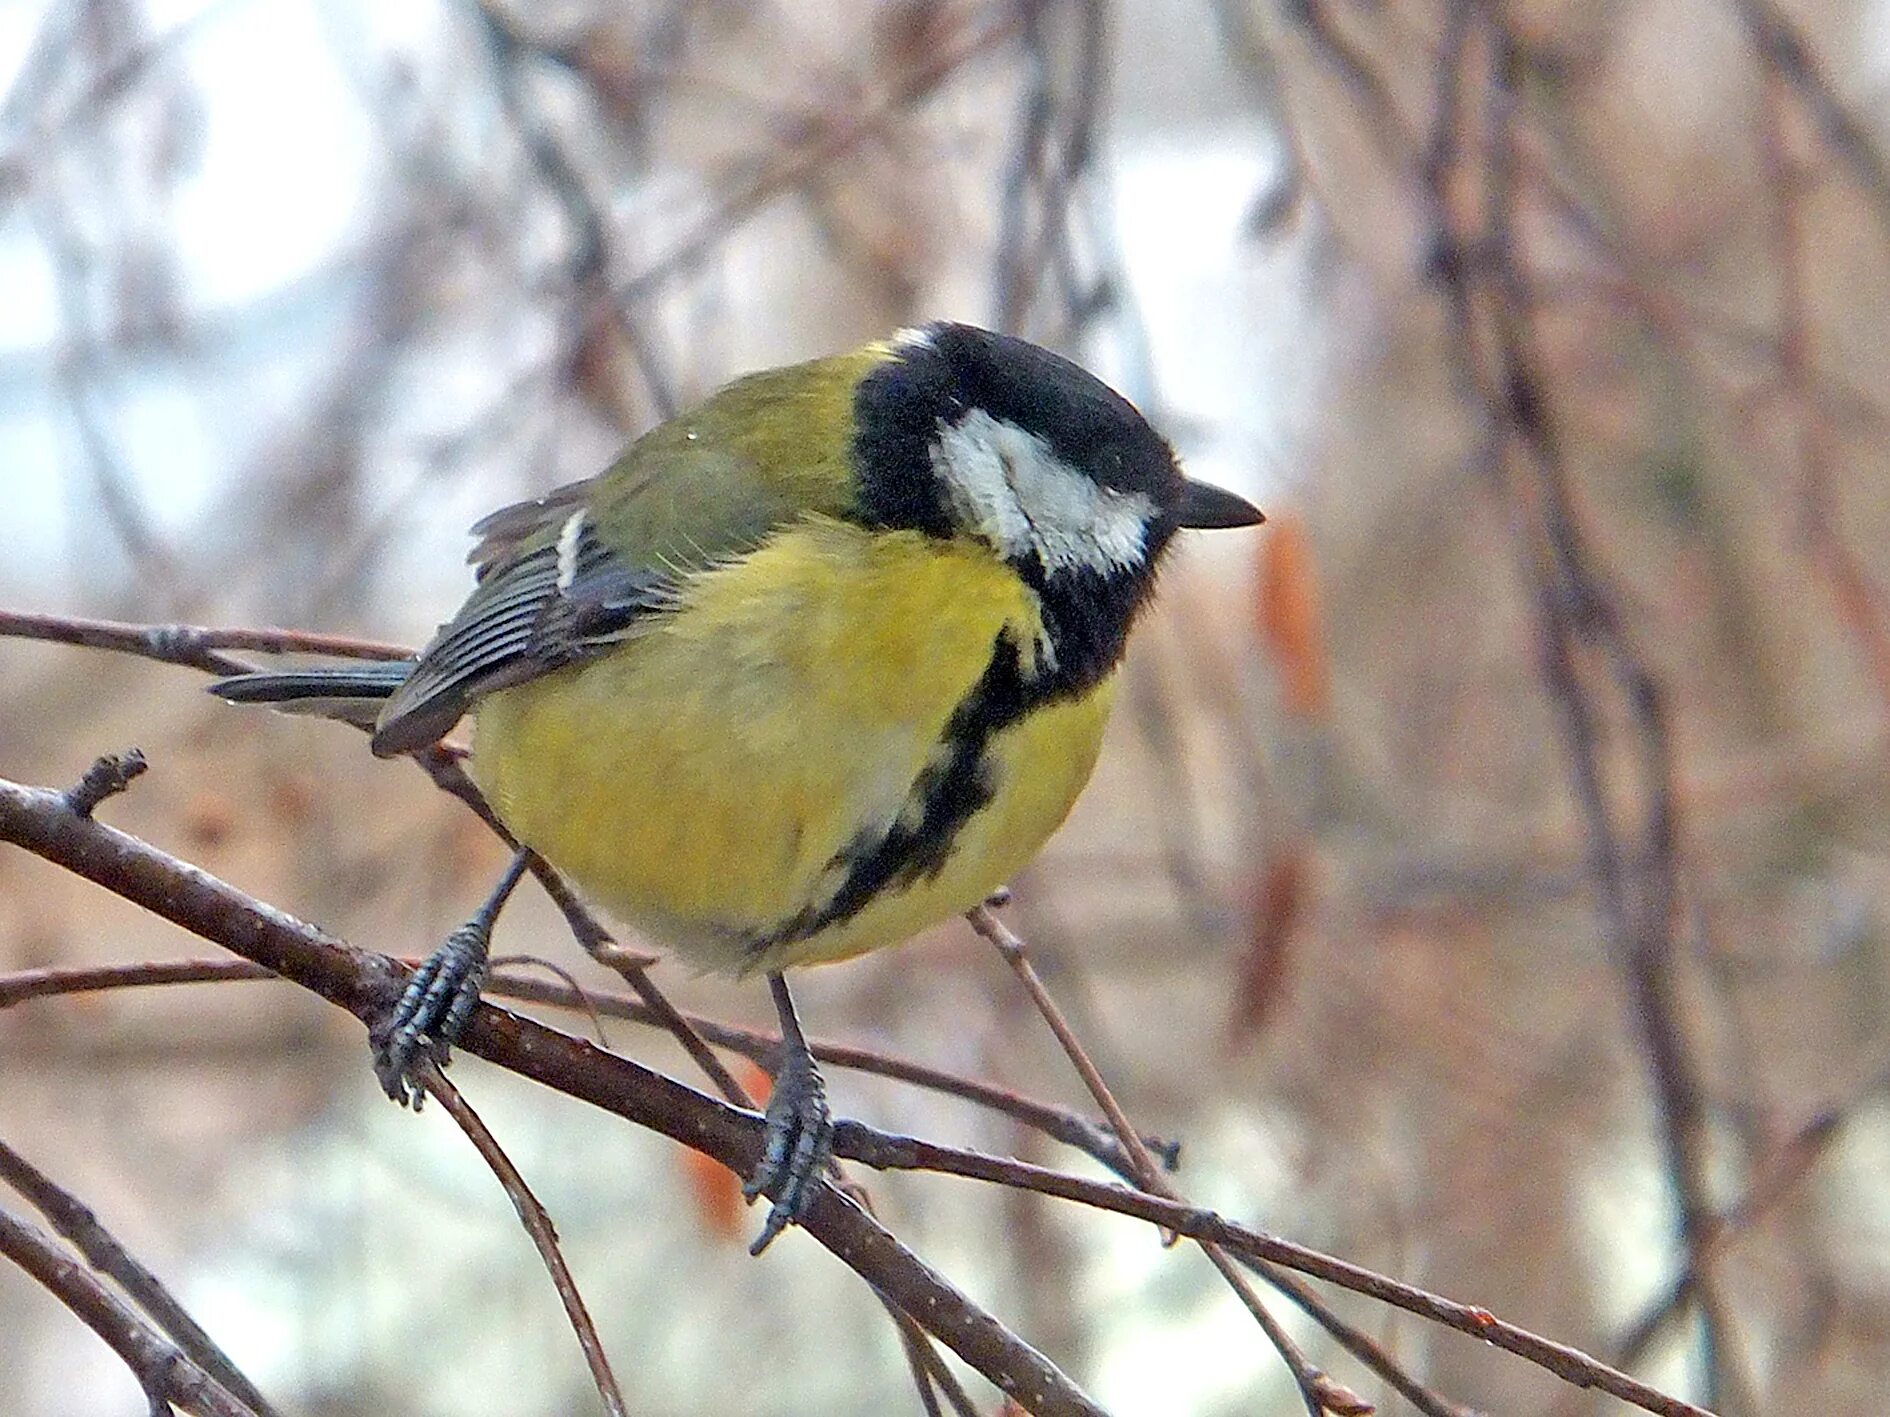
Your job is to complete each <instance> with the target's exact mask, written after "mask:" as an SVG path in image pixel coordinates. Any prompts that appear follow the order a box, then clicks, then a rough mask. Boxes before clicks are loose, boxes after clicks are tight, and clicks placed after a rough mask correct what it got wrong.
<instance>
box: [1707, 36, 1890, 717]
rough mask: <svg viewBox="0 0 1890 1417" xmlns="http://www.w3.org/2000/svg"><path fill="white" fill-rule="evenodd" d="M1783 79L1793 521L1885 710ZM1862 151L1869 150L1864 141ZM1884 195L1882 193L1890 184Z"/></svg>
mask: <svg viewBox="0 0 1890 1417" xmlns="http://www.w3.org/2000/svg"><path fill="white" fill-rule="evenodd" d="M1742 8H1748V9H1751V8H1758V7H1755V6H1750V5H1748V6H1744V7H1742ZM1787 82H1788V79H1787V78H1786V77H1785V76H1784V75H1783V74H1781V73H1780V72H1779V71H1778V70H1776V69H1768V71H1767V72H1766V73H1765V75H1764V76H1763V77H1762V79H1761V86H1762V92H1761V94H1760V100H1761V105H1762V121H1761V123H1760V130H1759V133H1760V154H1761V156H1762V158H1763V161H1764V166H1765V176H1766V185H1767V187H1768V188H1769V189H1770V192H1771V197H1772V213H1773V223H1772V241H1773V259H1774V265H1775V268H1776V269H1777V272H1778V280H1779V313H1778V322H1779V332H1778V362H1779V383H1780V386H1781V391H1782V392H1783V394H1784V396H1785V398H1786V401H1787V402H1788V404H1789V405H1790V410H1791V416H1792V419H1793V422H1794V423H1795V425H1796V433H1797V462H1798V470H1799V506H1800V519H1801V526H1802V530H1803V535H1804V538H1805V542H1806V545H1807V548H1808V550H1809V553H1810V559H1811V564H1812V566H1813V568H1814V569H1815V570H1816V571H1817V572H1818V573H1819V574H1820V575H1821V577H1822V578H1823V579H1824V581H1825V583H1826V585H1827V586H1828V588H1829V590H1830V593H1831V598H1832V600H1833V602H1834V603H1835V605H1836V607H1837V613H1838V617H1839V619H1840V620H1841V621H1842V623H1843V624H1844V627H1845V629H1846V630H1847V631H1848V632H1849V633H1850V635H1851V638H1852V639H1853V640H1854V641H1855V642H1856V644H1857V647H1858V652H1859V655H1860V657H1861V658H1862V659H1863V661H1864V663H1865V665H1866V666H1867V667H1868V669H1869V671H1870V674H1871V678H1872V679H1873V680H1874V682H1875V684H1876V688H1877V694H1878V697H1879V699H1880V700H1881V701H1882V703H1883V710H1884V713H1885V714H1886V716H1890V626H1887V625H1886V612H1885V608H1884V604H1883V599H1882V597H1881V596H1880V595H1879V593H1878V591H1877V589H1876V587H1875V586H1874V585H1872V584H1871V580H1870V577H1869V574H1868V573H1867V572H1866V571H1865V569H1864V567H1863V565H1862V564H1861V563H1860V562H1859V560H1858V558H1857V556H1856V555H1855V554H1854V553H1853V552H1852V550H1851V548H1850V546H1849V545H1848V544H1847V543H1846V542H1845V540H1844V535H1843V532H1842V531H1841V530H1840V529H1839V520H1838V507H1837V484H1836V472H1837V469H1836V466H1835V462H1836V453H1835V449H1834V447H1833V444H1832V436H1831V428H1830V425H1829V424H1828V423H1827V422H1826V420H1825V417H1824V414H1823V412H1822V411H1821V410H1820V409H1819V407H1818V405H1817V399H1816V373H1815V368H1816V351H1815V349H1814V348H1813V346H1812V339H1813V335H1812V329H1811V322H1810V317H1809V312H1808V309H1807V302H1806V292H1805V276H1806V264H1807V252H1806V249H1805V220H1804V211H1803V199H1804V195H1805V192H1806V188H1807V184H1808V183H1809V181H1810V180H1811V173H1810V172H1809V171H1808V170H1807V169H1806V168H1804V167H1803V166H1801V165H1800V163H1799V161H1798V159H1797V156H1796V154H1795V153H1794V151H1793V148H1792V143H1791V137H1790V134H1789V132H1788V131H1787V129H1788V124H1789V122H1790V116H1789V113H1788V111H1787V105H1786V94H1785V86H1786V84H1787ZM1864 150H1865V151H1869V152H1872V153H1873V155H1874V149H1870V148H1869V147H1868V145H1867V144H1866V145H1865V149H1864ZM1885 195H1886V198H1887V199H1890V188H1887V189H1886V193H1885ZM1886 210H1887V211H1890V207H1886Z"/></svg>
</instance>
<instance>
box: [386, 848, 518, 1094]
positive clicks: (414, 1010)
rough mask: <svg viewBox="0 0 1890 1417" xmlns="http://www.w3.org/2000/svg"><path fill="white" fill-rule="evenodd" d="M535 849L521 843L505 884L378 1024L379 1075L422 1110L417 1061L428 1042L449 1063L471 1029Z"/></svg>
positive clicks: (429, 1053)
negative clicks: (496, 942)
mask: <svg viewBox="0 0 1890 1417" xmlns="http://www.w3.org/2000/svg"><path fill="white" fill-rule="evenodd" d="M531 861H532V854H531V852H530V850H528V849H527V848H525V847H523V846H521V847H519V848H518V849H517V850H516V851H514V852H513V853H512V863H511V865H509V866H507V867H506V868H505V874H504V875H503V876H501V877H499V883H498V884H497V885H496V886H494V887H493V888H492V894H491V895H489V896H487V897H486V901H485V904H484V905H482V906H480V907H479V909H478V910H476V911H474V912H473V916H472V918H471V919H470V920H468V921H467V922H466V923H465V924H464V925H462V926H460V927H459V928H458V929H457V930H455V931H454V932H453V933H452V934H450V935H448V936H447V937H446V943H445V944H443V945H441V946H440V947H439V948H438V949H437V950H435V951H434V952H433V953H432V954H430V955H428V956H427V957H426V959H425V960H424V961H422V963H421V965H420V967H419V968H418V969H416V970H415V971H414V974H413V978H412V979H410V980H408V981H407V990H406V992H405V993H403V994H402V995H401V996H400V1002H399V1003H398V1004H396V1005H395V1006H394V1011H393V1013H392V1014H391V1015H390V1016H389V1017H388V1019H387V1021H386V1023H385V1024H384V1025H383V1026H382V1027H381V1028H379V1029H376V1030H375V1032H374V1034H373V1038H372V1042H373V1046H374V1075H375V1076H376V1077H378V1078H379V1079H380V1080H381V1087H382V1088H383V1089H385V1090H386V1092H387V1095H388V1096H389V1097H391V1098H393V1099H394V1101H396V1102H398V1103H400V1105H401V1106H403V1107H407V1106H411V1107H413V1108H414V1109H415V1110H416V1111H418V1110H419V1107H420V1099H421V1098H422V1096H423V1095H424V1094H423V1093H422V1091H421V1088H420V1085H419V1083H418V1082H416V1081H415V1079H414V1077H413V1065H414V1060H415V1059H416V1058H417V1057H419V1056H420V1052H421V1049H422V1047H423V1046H424V1048H425V1049H426V1054H427V1056H429V1057H431V1058H432V1059H433V1061H434V1062H436V1063H438V1064H439V1065H440V1066H441V1067H445V1066H446V1061H447V1057H448V1055H449V1054H450V1053H451V1051H452V1047H453V1044H455V1043H457V1042H458V1041H459V1035H460V1034H461V1033H462V1032H464V1031H465V1028H466V1023H467V1020H469V1019H470V1018H471V1017H472V1011H473V1007H474V1006H475V1005H476V1004H478V1002H479V991H480V990H481V989H482V988H484V987H485V982H486V956H487V953H488V952H489V950H490V947H491V944H492V922H493V921H494V920H496V919H498V916H499V911H500V910H501V909H502V908H503V907H504V905H505V902H506V900H507V898H508V897H510V896H511V894H512V889H513V887H515V886H516V885H518V883H519V878H520V877H521V876H523V875H524V874H525V869H526V867H528V866H530V865H531Z"/></svg>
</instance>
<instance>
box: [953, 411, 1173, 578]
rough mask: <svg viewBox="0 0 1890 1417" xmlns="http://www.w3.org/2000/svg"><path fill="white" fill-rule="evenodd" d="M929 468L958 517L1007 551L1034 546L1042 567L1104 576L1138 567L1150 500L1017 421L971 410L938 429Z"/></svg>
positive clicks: (1027, 551)
mask: <svg viewBox="0 0 1890 1417" xmlns="http://www.w3.org/2000/svg"><path fill="white" fill-rule="evenodd" d="M932 468H933V471H935V472H936V473H937V474H938V477H939V480H940V481H941V482H942V483H943V484H944V486H945V489H946V493H947V495H948V496H949V497H950V498H951V504H952V511H953V512H954V514H955V515H956V516H957V519H958V521H959V523H960V524H961V525H963V526H965V527H967V528H968V529H970V530H972V531H975V532H977V533H978V534H979V535H980V536H982V537H984V538H985V540H987V541H989V542H990V543H991V544H992V545H993V546H995V547H996V548H997V549H998V551H999V552H1000V553H1001V554H1002V555H1004V556H1005V557H1007V558H1009V557H1021V556H1025V555H1028V554H1030V553H1031V552H1035V553H1036V555H1037V557H1038V559H1039V560H1041V561H1042V562H1043V566H1044V569H1045V570H1047V571H1066V570H1076V569H1079V568H1084V567H1086V568H1088V569H1089V570H1092V571H1099V572H1102V573H1103V574H1105V575H1107V574H1109V573H1110V572H1113V571H1123V570H1128V569H1131V568H1133V567H1135V566H1139V565H1140V564H1141V563H1142V561H1143V559H1144V557H1145V555H1146V551H1147V534H1148V524H1149V523H1150V522H1151V521H1153V520H1154V518H1155V503H1154V502H1153V501H1152V500H1151V499H1150V498H1149V497H1148V496H1147V494H1145V493H1142V492H1118V491H1116V490H1114V489H1113V488H1108V487H1104V486H1102V485H1101V484H1100V483H1098V482H1097V481H1096V480H1095V479H1094V478H1092V477H1089V476H1088V475H1087V474H1085V473H1083V472H1081V471H1079V470H1077V469H1076V468H1073V467H1071V466H1070V465H1069V464H1068V463H1066V462H1064V461H1063V460H1062V459H1061V458H1059V457H1057V455H1056V454H1055V453H1054V452H1052V451H1051V450H1050V445H1049V444H1048V443H1046V442H1044V440H1043V439H1041V438H1039V437H1037V436H1036V434H1034V433H1029V432H1026V431H1025V430H1024V429H1022V428H1019V427H1018V426H1017V425H1016V424H1015V423H1007V422H1005V421H1004V420H1003V419H1001V418H993V417H992V416H991V415H990V414H989V413H986V412H985V411H984V410H983V409H973V410H972V411H971V412H970V413H968V414H966V415H965V416H964V417H963V418H961V419H960V420H959V421H958V422H957V423H954V424H952V425H951V426H949V427H947V428H944V429H942V430H941V431H940V433H939V437H938V441H937V442H936V443H935V444H933V446H932Z"/></svg>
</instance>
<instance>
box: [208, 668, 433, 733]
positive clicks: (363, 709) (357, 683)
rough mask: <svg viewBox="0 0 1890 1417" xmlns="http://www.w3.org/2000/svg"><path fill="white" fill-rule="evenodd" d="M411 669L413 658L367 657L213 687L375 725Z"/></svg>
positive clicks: (242, 698)
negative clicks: (371, 658) (366, 658)
mask: <svg viewBox="0 0 1890 1417" xmlns="http://www.w3.org/2000/svg"><path fill="white" fill-rule="evenodd" d="M411 673H413V661H412V660H408V659H396V660H364V661H361V662H358V663H354V664H329V665H318V666H316V667H314V668H310V669H270V670H260V671H258V672H256V673H254V674H237V675H234V676H232V677H231V678H228V679H218V680H216V681H214V682H213V683H211V684H210V686H209V688H210V692H211V693H213V694H215V695H216V696H217V697H218V698H220V699H222V700H224V701H225V702H226V703H232V704H266V705H268V706H269V707H270V708H273V709H277V710H279V711H280V712H282V713H300V714H312V715H315V716H316V717H319V718H338V719H341V720H343V721H345V722H348V723H358V724H361V725H362V726H364V727H370V728H371V727H373V725H374V720H375V719H376V717H378V716H379V714H380V711H381V705H382V704H383V703H384V702H385V701H386V700H387V699H389V698H390V697H392V695H393V693H394V690H396V689H398V688H399V687H400V686H401V683H402V682H403V681H404V680H405V679H406V677H407V676H408V675H409V674H411Z"/></svg>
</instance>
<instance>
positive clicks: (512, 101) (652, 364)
mask: <svg viewBox="0 0 1890 1417" xmlns="http://www.w3.org/2000/svg"><path fill="white" fill-rule="evenodd" d="M473 8H474V9H475V10H476V11H477V13H478V16H479V19H480V22H481V24H482V26H483V28H484V31H485V35H486V39H487V42H488V44H489V46H490V47H491V50H492V61H493V65H494V67H495V68H496V69H497V72H498V88H499V100H500V103H501V105H502V106H503V108H504V110H505V114H506V117H507V118H508V120H510V122H511V124H512V127H513V129H514V130H515V131H516V132H517V134H518V138H519V141H520V142H521V143H522V144H523V145H524V147H525V152H526V155H527V157H528V158H529V159H530V161H531V165H532V167H533V168H534V169H535V170H536V171H537V173H538V175H539V176H540V178H541V179H542V180H543V181H544V183H545V185H546V186H547V187H548V188H549V189H550V190H551V192H552V193H553V195H554V196H556V198H557V200H558V203H559V205H560V206H562V207H563V208H564V214H565V219H566V221H567V222H568V223H569V225H570V228H571V257H570V267H571V286H572V301H573V304H574V306H575V307H576V309H577V310H578V311H579V312H580V315H579V321H580V323H582V314H581V312H583V311H585V310H592V309H602V310H605V311H607V312H608V318H607V319H606V320H604V321H603V322H601V323H596V324H593V325H592V326H591V327H590V334H591V335H592V336H593V337H601V336H604V335H606V334H610V333H614V334H615V335H616V336H617V337H618V338H619V339H621V340H622V341H623V344H624V345H625V347H627V348H628V350H629V351H630V355H631V358H632V359H633V360H635V362H636V366H637V371H638V373H639V374H640V375H641V377H642V379H643V383H644V387H645V388H647V389H648V390H649V394H650V401H651V403H652V405H653V406H654V408H655V410H656V414H657V417H658V418H659V419H664V418H668V417H670V416H671V415H673V414H674V413H675V412H676V410H677V402H676V389H675V382H674V380H673V379H672V378H671V376H670V373H669V371H668V369H667V368H666V367H665V366H664V363H663V361H662V359H661V358H660V357H659V356H658V354H657V351H656V347H655V344H654V342H653V340H652V337H651V335H650V333H649V331H648V330H646V329H645V328H644V327H643V324H642V322H641V321H640V320H638V319H637V318H635V317H634V316H633V315H632V314H631V312H630V308H629V306H628V305H627V304H621V303H618V302H615V301H612V300H611V299H610V290H611V287H612V286H613V285H615V284H616V283H617V281H618V280H619V279H620V275H619V272H618V269H617V267H618V262H617V258H616V253H615V243H614V242H613V240H612V238H611V235H610V230H609V227H608V226H607V225H606V223H605V221H604V217H603V213H602V212H601V211H600V209H599V207H598V203H597V199H596V198H595V197H594V196H593V195H592V193H591V190H590V187H589V186H588V185H587V184H586V182H585V180H584V175H583V174H582V173H581V172H579V171H578V169H577V166H576V164H575V163H574V162H573V161H572V160H571V156H570V154H569V153H567V152H566V151H565V148H564V145H563V143H562V142H561V141H560V139H559V136H558V134H557V132H556V130H555V129H554V128H553V126H552V124H551V123H550V121H549V120H548V119H547V118H546V116H545V114H544V113H543V111H542V110H541V108H540V107H539V106H538V105H537V104H535V103H534V102H533V101H532V97H531V94H530V92H529V91H528V83H527V80H528V77H529V76H528V74H527V69H526V65H527V63H528V61H529V60H530V58H531V57H532V55H533V54H535V53H542V52H543V51H541V50H540V49H539V48H538V47H537V46H535V45H533V44H532V43H531V41H529V40H528V39H527V38H526V37H524V36H523V35H522V34H521V33H520V31H519V29H518V28H517V26H516V24H515V23H514V21H513V20H512V19H511V18H510V17H509V16H507V15H506V14H505V13H504V12H503V11H502V10H501V8H500V7H499V6H498V5H497V4H495V3H493V0H476V3H475V4H474V6H473ZM549 57H554V58H557V62H559V63H560V65H561V66H562V67H565V68H566V70H567V72H578V71H576V70H574V69H572V68H571V67H570V66H569V64H568V62H567V61H565V60H564V59H563V58H562V57H558V56H549ZM589 342H590V341H589V340H588V339H585V338H584V337H583V336H582V335H580V337H579V339H578V341H577V343H578V344H579V345H580V346H582V345H584V344H587V343H589ZM602 367H603V368H605V369H606V370H609V369H611V368H613V367H614V361H610V360H605V361H603V365H602ZM618 392H619V400H620V399H621V391H618ZM616 411H618V412H619V413H621V412H622V410H621V409H618V410H616ZM622 421H623V422H626V423H628V422H632V421H633V420H631V419H627V418H626V419H622Z"/></svg>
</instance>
